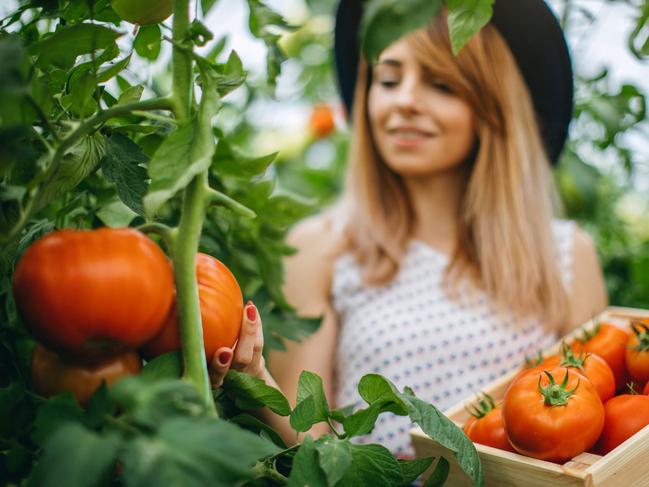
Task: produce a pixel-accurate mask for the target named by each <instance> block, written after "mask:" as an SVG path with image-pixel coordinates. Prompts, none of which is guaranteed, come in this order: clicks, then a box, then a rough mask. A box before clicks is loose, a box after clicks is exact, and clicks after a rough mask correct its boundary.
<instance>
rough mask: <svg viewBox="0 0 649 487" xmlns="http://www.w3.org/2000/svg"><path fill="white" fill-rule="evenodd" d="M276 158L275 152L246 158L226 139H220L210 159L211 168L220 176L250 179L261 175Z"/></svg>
mask: <svg viewBox="0 0 649 487" xmlns="http://www.w3.org/2000/svg"><path fill="white" fill-rule="evenodd" d="M276 157H277V152H275V153H273V154H268V155H266V156H262V157H254V158H253V157H248V156H246V155H244V154H243V152H242V151H241V150H240V149H238V148H237V147H236V146H234V145H232V144H230V143H229V142H228V141H227V139H220V140H219V143H218V144H217V146H216V152H215V153H214V157H213V158H212V167H213V168H214V170H215V171H216V173H217V174H219V175H221V176H237V177H241V178H251V177H253V176H257V175H259V174H263V173H264V172H265V171H266V169H267V168H268V166H269V165H270V164H271V163H272V162H273V161H274V160H275V158H276Z"/></svg>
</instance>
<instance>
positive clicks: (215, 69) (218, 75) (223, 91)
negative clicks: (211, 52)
mask: <svg viewBox="0 0 649 487" xmlns="http://www.w3.org/2000/svg"><path fill="white" fill-rule="evenodd" d="M196 64H197V65H198V66H199V68H200V70H201V80H200V81H201V83H209V85H210V86H211V87H212V88H211V89H216V91H217V92H218V93H219V95H221V96H222V97H223V96H225V95H227V94H228V93H230V92H232V91H234V90H235V89H237V88H238V87H239V86H241V85H242V84H243V83H244V82H245V81H246V77H247V73H246V71H245V70H244V69H243V64H242V62H241V59H240V58H239V55H238V54H237V53H236V51H232V52H231V53H230V57H229V58H228V60H227V62H226V63H224V64H216V63H211V62H209V61H208V60H207V58H202V57H199V56H197V57H196Z"/></svg>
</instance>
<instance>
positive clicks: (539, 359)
mask: <svg viewBox="0 0 649 487" xmlns="http://www.w3.org/2000/svg"><path fill="white" fill-rule="evenodd" d="M543 359H544V357H543V352H541V351H540V350H539V352H538V353H537V354H536V357H528V356H527V355H526V356H525V368H526V369H533V368H534V367H538V366H539V365H541V364H542V363H543Z"/></svg>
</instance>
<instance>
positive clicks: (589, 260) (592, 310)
mask: <svg viewBox="0 0 649 487" xmlns="http://www.w3.org/2000/svg"><path fill="white" fill-rule="evenodd" d="M572 258H573V282H572V290H571V293H570V296H569V297H570V315H569V316H570V318H569V323H568V326H567V327H566V329H565V330H563V334H565V333H569V332H570V331H571V330H573V329H575V328H577V327H579V326H581V325H582V324H584V323H585V322H587V321H588V320H590V319H591V318H593V317H594V316H595V315H597V314H598V313H600V312H601V311H603V310H604V308H606V306H607V305H608V296H607V293H606V287H605V286H604V278H603V275H602V269H601V266H600V263H599V258H598V257H597V251H596V250H595V245H594V244H593V240H592V239H591V238H590V236H589V235H588V234H587V233H586V232H584V231H583V230H581V229H577V231H576V232H575V235H574V241H573V257H572Z"/></svg>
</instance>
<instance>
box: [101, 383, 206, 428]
mask: <svg viewBox="0 0 649 487" xmlns="http://www.w3.org/2000/svg"><path fill="white" fill-rule="evenodd" d="M110 396H111V398H112V399H113V400H114V401H115V402H116V403H118V404H119V405H120V406H121V408H122V410H123V411H124V417H125V418H127V419H128V420H129V421H130V422H133V423H135V424H137V425H140V426H142V427H144V428H148V429H151V430H156V429H158V428H159V427H160V426H161V425H163V424H164V423H165V421H166V420H168V419H169V418H170V417H174V416H187V417H191V416H194V417H198V416H202V415H203V414H204V413H205V404H204V402H203V400H202V398H201V397H200V396H199V394H198V391H197V390H196V388H195V387H194V386H193V385H191V384H190V383H188V382H186V381H184V380H181V379H159V380H156V381H151V380H150V379H149V378H147V377H139V376H130V377H126V378H123V379H120V380H119V381H118V382H116V383H115V384H113V386H112V387H111V389H110Z"/></svg>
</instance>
